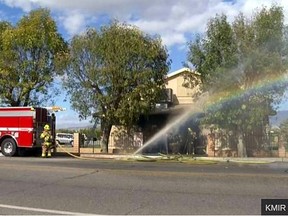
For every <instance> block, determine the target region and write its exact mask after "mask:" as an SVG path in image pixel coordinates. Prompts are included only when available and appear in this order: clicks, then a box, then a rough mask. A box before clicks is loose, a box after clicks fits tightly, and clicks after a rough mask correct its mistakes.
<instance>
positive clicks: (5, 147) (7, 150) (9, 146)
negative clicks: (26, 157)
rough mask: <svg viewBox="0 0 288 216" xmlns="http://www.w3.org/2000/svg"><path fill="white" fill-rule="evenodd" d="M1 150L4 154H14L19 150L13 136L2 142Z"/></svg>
mask: <svg viewBox="0 0 288 216" xmlns="http://www.w3.org/2000/svg"><path fill="white" fill-rule="evenodd" d="M1 152H2V154H3V155H4V156H10V157H11V156H14V155H15V154H16V152H17V145H16V143H15V141H14V139H12V138H7V139H5V140H4V141H3V142H2V145H1Z"/></svg>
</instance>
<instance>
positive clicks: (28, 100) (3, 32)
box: [0, 9, 67, 106]
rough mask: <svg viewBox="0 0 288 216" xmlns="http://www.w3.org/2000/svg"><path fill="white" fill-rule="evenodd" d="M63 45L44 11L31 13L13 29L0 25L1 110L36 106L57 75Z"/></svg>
mask: <svg viewBox="0 0 288 216" xmlns="http://www.w3.org/2000/svg"><path fill="white" fill-rule="evenodd" d="M66 51H67V44H66V43H65V41H64V39H63V38H62V37H61V36H60V34H59V33H58V31H57V27H56V23H55V21H54V20H53V19H52V17H51V16H50V12H49V11H48V10H46V9H38V10H33V11H31V12H30V13H29V14H28V15H27V16H24V17H22V18H21V19H20V20H19V22H18V23H17V24H16V26H15V27H14V26H12V25H11V24H9V23H6V22H2V23H1V24H0V98H1V101H0V102H1V105H2V106H3V105H4V106H27V105H39V104H41V103H43V102H44V101H46V100H47V99H48V98H49V96H50V95H49V92H50V93H51V91H50V90H52V84H53V81H54V79H55V77H56V76H57V75H58V72H57V70H56V62H57V59H59V58H61V56H62V55H63V54H65V52H66Z"/></svg>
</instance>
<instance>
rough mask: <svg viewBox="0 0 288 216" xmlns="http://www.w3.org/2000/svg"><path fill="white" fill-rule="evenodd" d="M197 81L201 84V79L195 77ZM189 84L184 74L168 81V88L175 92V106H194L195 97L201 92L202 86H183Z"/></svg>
mask: <svg viewBox="0 0 288 216" xmlns="http://www.w3.org/2000/svg"><path fill="white" fill-rule="evenodd" d="M195 79H197V80H198V81H199V82H200V78H199V77H197V76H196V75H195ZM185 82H187V81H186V80H185V79H184V77H183V73H181V74H178V75H175V76H173V77H170V78H168V79H167V84H166V88H171V89H172V90H173V104H175V105H177V104H192V103H194V102H193V99H194V97H195V96H196V94H197V93H198V92H199V91H200V89H199V88H200V86H199V85H197V86H196V87H192V86H191V85H190V86H189V87H185V86H183V85H184V84H185Z"/></svg>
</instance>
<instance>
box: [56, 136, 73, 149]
mask: <svg viewBox="0 0 288 216" xmlns="http://www.w3.org/2000/svg"><path fill="white" fill-rule="evenodd" d="M56 142H57V143H58V144H60V145H67V144H68V145H72V146H73V142H74V136H73V134H69V133H56Z"/></svg>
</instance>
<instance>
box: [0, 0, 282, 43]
mask: <svg viewBox="0 0 288 216" xmlns="http://www.w3.org/2000/svg"><path fill="white" fill-rule="evenodd" d="M0 1H2V2H4V3H5V4H7V5H8V6H10V7H19V8H22V9H23V10H24V11H29V10H31V8H35V7H39V6H40V7H48V8H50V9H51V10H52V11H53V12H54V13H55V14H58V16H59V17H60V18H59V19H58V20H60V21H61V22H62V23H61V25H62V26H63V27H64V28H65V30H66V31H67V33H68V34H69V35H73V34H76V33H79V32H81V31H83V30H84V29H85V28H86V27H87V26H89V25H93V23H91V20H90V17H99V16H103V15H106V16H107V17H110V18H116V19H119V20H120V21H126V22H129V23H132V24H135V25H137V26H139V27H140V28H141V29H142V30H144V31H145V32H147V33H150V34H159V35H161V36H162V38H163V41H164V42H165V44H166V45H167V46H173V45H177V46H178V45H182V46H183V44H186V42H187V41H188V40H190V38H187V36H189V35H191V34H192V33H195V32H203V31H204V30H205V27H206V23H207V21H208V19H209V18H211V17H214V16H215V15H216V14H221V13H224V14H226V15H227V16H228V19H229V20H233V18H234V17H235V16H236V15H237V14H238V13H239V12H240V11H242V12H243V13H244V14H247V15H249V14H251V12H252V11H253V10H254V9H255V8H257V7H262V6H270V5H271V4H273V3H274V0H262V1H259V0H238V1H232V0H231V1H221V0H201V1H200V0H177V1H175V0H153V1H151V0H146V1H145V0H117V1H115V0H105V1H95V0H82V1H78V0H61V1H59V0H0ZM277 3H278V4H279V5H282V6H284V11H286V12H288V11H287V10H288V9H287V8H288V1H286V0H278V1H277ZM287 19H288V18H287Z"/></svg>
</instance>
